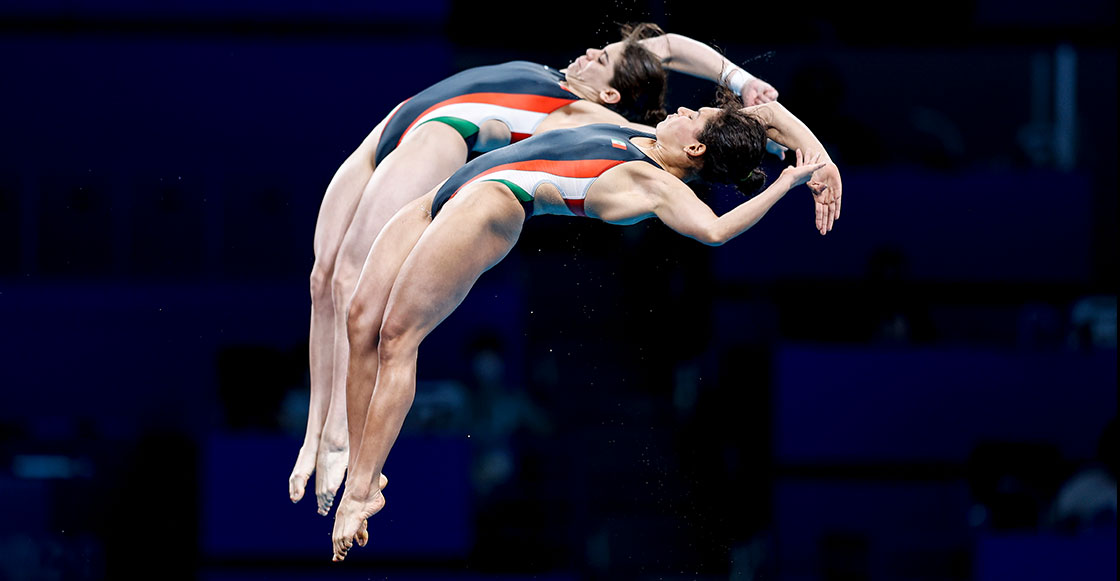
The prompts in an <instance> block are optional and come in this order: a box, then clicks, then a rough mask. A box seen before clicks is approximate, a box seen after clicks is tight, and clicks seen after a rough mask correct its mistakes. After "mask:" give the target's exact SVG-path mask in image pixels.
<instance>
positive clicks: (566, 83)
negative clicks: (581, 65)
mask: <svg viewBox="0 0 1120 581" xmlns="http://www.w3.org/2000/svg"><path fill="white" fill-rule="evenodd" d="M567 70H568V69H564V70H563V71H560V72H562V73H566V72H567ZM560 85H561V86H562V87H564V88H566V89H568V90H569V91H571V92H573V93H575V95H576V96H577V97H579V98H580V99H583V100H584V101H591V102H592V103H598V102H599V100H598V99H597V98H596V97H598V93H597V92H595V91H593V90H592V89H591V88H590V87H587V86H585V85H584V84H583V83H580V82H579V81H575V80H573V79H572V78H571V77H568V78H567V79H566V80H563V81H560Z"/></svg>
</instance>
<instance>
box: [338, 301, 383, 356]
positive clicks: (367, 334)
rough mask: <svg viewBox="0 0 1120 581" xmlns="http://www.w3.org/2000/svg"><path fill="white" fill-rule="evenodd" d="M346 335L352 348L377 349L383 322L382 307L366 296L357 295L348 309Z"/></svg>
mask: <svg viewBox="0 0 1120 581" xmlns="http://www.w3.org/2000/svg"><path fill="white" fill-rule="evenodd" d="M345 312H346V336H347V338H348V339H349V341H350V349H351V350H355V349H359V350H361V349H376V348H377V346H378V342H379V337H378V329H379V327H380V323H381V320H380V319H381V317H380V316H379V312H380V309H378V308H377V307H376V305H374V304H372V303H371V301H369V300H367V299H366V298H365V297H361V296H355V297H354V299H353V300H352V301H350V305H349V306H348V307H347V309H346V311H345Z"/></svg>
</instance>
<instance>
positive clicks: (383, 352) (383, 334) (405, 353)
mask: <svg viewBox="0 0 1120 581" xmlns="http://www.w3.org/2000/svg"><path fill="white" fill-rule="evenodd" d="M414 331H415V330H414V329H412V328H411V326H409V325H408V324H406V323H404V322H403V321H401V320H400V319H398V318H396V317H393V316H392V315H391V314H390V315H388V316H386V317H385V320H384V321H383V322H382V323H381V330H380V332H379V333H378V337H379V339H378V340H379V345H378V351H377V352H378V355H379V356H380V358H381V364H382V365H387V364H391V363H393V362H396V361H407V360H409V359H411V358H413V357H415V354H416V349H417V347H418V345H417V341H416V340H415V333H414Z"/></svg>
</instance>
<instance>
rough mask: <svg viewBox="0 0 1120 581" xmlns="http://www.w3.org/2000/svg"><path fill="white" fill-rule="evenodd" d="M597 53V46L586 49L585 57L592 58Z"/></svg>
mask: <svg viewBox="0 0 1120 581" xmlns="http://www.w3.org/2000/svg"><path fill="white" fill-rule="evenodd" d="M598 54H599V49H597V48H589V49H587V58H589V59H592V60H594V59H595V56H596V55H598Z"/></svg>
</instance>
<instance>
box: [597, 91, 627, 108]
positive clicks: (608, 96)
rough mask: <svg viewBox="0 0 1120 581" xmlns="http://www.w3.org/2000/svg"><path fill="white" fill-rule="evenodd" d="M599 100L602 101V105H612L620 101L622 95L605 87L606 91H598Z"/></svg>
mask: <svg viewBox="0 0 1120 581" xmlns="http://www.w3.org/2000/svg"><path fill="white" fill-rule="evenodd" d="M599 98H600V99H602V101H603V103H604V104H607V105H614V104H615V103H617V102H619V101H620V100H621V99H622V94H621V93H619V92H618V91H616V90H615V89H613V88H612V87H607V88H606V89H603V90H602V91H599Z"/></svg>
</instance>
